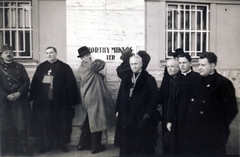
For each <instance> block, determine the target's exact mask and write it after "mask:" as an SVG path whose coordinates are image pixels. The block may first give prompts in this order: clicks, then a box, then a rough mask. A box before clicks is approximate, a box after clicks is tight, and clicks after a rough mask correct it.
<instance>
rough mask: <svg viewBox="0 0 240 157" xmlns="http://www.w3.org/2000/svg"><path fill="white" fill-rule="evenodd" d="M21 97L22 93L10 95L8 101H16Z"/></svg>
mask: <svg viewBox="0 0 240 157" xmlns="http://www.w3.org/2000/svg"><path fill="white" fill-rule="evenodd" d="M20 96H21V93H20V92H15V93H12V94H9V95H8V96H7V99H8V100H9V101H16V100H17V99H18V98H19V97H20Z"/></svg>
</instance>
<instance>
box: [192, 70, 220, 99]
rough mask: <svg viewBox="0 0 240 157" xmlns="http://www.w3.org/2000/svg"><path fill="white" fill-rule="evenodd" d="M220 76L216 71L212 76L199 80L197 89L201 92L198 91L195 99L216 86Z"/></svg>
mask: <svg viewBox="0 0 240 157" xmlns="http://www.w3.org/2000/svg"><path fill="white" fill-rule="evenodd" d="M218 75H219V74H218V72H217V71H216V70H214V73H213V74H212V75H209V76H206V77H203V76H200V77H201V79H200V80H199V84H197V88H198V89H199V90H197V91H196V92H195V94H194V95H193V97H194V96H196V95H198V94H200V93H203V92H204V91H206V90H209V89H211V88H212V87H213V86H214V84H215V83H216V78H217V77H218ZM195 88H196V87H195Z"/></svg>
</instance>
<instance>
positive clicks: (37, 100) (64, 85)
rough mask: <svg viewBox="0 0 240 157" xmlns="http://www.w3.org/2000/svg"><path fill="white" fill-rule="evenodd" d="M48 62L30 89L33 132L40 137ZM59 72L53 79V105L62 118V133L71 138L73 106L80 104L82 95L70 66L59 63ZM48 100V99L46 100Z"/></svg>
mask: <svg viewBox="0 0 240 157" xmlns="http://www.w3.org/2000/svg"><path fill="white" fill-rule="evenodd" d="M47 63H48V61H45V62H43V63H41V64H40V65H39V66H38V67H37V69H36V72H35V74H34V76H33V79H32V83H31V88H30V100H33V108H32V123H33V125H32V129H33V130H32V131H33V134H35V135H36V136H39V134H41V132H40V130H41V128H39V127H40V122H41V111H42V110H43V109H44V104H43V102H42V100H44V98H43V94H42V93H43V86H42V80H43V77H44V68H45V66H46V64H47ZM57 64H58V70H57V72H56V74H55V75H54V79H53V100H52V101H53V104H54V105H55V108H56V109H57V113H58V114H59V117H60V124H61V132H62V133H63V134H65V135H66V136H69V134H71V132H72V125H71V124H72V123H71V122H72V118H73V117H74V109H73V108H71V106H72V105H76V104H79V102H80V94H79V90H78V87H77V83H76V79H75V76H74V74H73V71H72V69H71V68H70V66H69V65H67V64H65V63H64V62H62V61H59V60H58V61H57ZM45 99H46V98H45Z"/></svg>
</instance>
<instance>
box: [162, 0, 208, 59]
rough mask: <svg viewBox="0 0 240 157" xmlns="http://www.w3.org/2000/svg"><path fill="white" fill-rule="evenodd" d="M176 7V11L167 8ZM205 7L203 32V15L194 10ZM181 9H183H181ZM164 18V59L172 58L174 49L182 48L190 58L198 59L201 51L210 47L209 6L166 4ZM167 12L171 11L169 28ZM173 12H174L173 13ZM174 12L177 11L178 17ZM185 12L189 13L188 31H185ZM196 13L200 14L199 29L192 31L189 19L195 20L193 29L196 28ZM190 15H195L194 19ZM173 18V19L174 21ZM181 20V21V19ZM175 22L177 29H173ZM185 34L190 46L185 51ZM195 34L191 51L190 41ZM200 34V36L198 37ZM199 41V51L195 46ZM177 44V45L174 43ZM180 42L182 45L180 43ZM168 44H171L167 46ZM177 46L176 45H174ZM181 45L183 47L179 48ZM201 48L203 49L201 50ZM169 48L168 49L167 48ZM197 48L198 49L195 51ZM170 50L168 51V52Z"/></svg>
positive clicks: (181, 3)
mask: <svg viewBox="0 0 240 157" xmlns="http://www.w3.org/2000/svg"><path fill="white" fill-rule="evenodd" d="M171 5H172V6H177V8H176V9H169V6H171ZM186 6H189V9H186V8H187V7H186ZM192 6H194V7H195V9H194V10H192V9H191V8H192ZM200 6H201V7H206V11H205V18H206V22H205V25H206V27H205V30H203V13H202V12H201V10H197V9H196V8H198V7H200ZM181 7H183V8H181ZM166 8H167V9H166V16H165V19H166V27H165V55H166V58H172V56H173V55H174V53H175V49H177V48H180V47H182V48H183V49H184V52H187V53H189V54H190V55H191V57H192V58H199V57H198V56H199V54H201V53H202V52H203V51H209V47H210V4H203V3H183V2H179V3H175V2H167V3H166ZM169 10H170V11H172V16H170V17H171V18H170V20H172V21H171V25H172V27H171V28H169V21H170V20H169ZM173 10H174V11H173ZM175 11H177V14H178V15H179V16H174V13H175ZM182 12H183V16H182V17H180V14H182ZM186 12H189V19H188V20H189V29H186ZM198 12H200V17H201V19H200V24H201V26H200V29H194V30H193V29H192V27H191V23H192V21H191V19H192V18H193V19H192V20H195V21H194V24H195V27H197V26H198V23H197V18H198V16H197V15H198ZM192 13H195V15H194V16H195V17H192ZM174 18H175V19H174ZM181 18H183V19H181ZM174 20H175V21H177V27H176V28H174V24H176V22H175V21H174ZM182 21H183V22H182ZM181 22H182V23H183V27H182V29H181V26H180V25H181ZM169 33H171V35H170V40H171V41H170V42H169ZM203 33H205V36H206V37H205V40H206V41H205V44H204V45H202V44H203ZM181 34H183V35H182V36H183V37H182V39H181ZM186 34H189V35H188V36H189V43H191V44H188V46H189V48H188V49H187V48H186V43H187V41H186ZM193 34H195V38H194V41H196V42H195V45H194V46H195V49H194V50H193V49H192V47H191V46H192V40H191V36H192V35H193ZM199 34H200V35H199ZM175 36H177V39H175V40H176V41H175V40H174V37H175ZM197 36H200V38H198V39H197ZM199 39H200V42H199V44H200V45H201V46H200V50H199V46H198V45H197V44H198V40H199ZM176 42H177V43H176ZM181 42H182V43H181ZM169 43H170V44H171V45H170V46H169ZM176 44H177V45H176ZM181 45H183V46H181ZM203 46H204V47H205V48H203ZM169 47H170V48H169ZM197 48H198V49H197ZM169 49H170V50H169Z"/></svg>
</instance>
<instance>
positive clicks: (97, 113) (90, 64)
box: [77, 46, 116, 154]
mask: <svg viewBox="0 0 240 157" xmlns="http://www.w3.org/2000/svg"><path fill="white" fill-rule="evenodd" d="M78 53H79V56H78V57H79V58H81V59H82V62H81V65H80V66H79V68H78V78H79V80H80V94H81V98H82V104H81V113H80V114H81V115H80V120H79V121H80V126H81V130H82V133H81V136H80V140H79V144H78V146H77V150H79V151H82V150H86V149H88V150H90V149H91V152H92V153H93V154H95V153H99V152H101V151H104V150H105V146H104V145H102V144H101V139H102V131H103V130H106V129H108V128H110V127H112V126H114V125H115V123H116V117H115V103H114V101H113V99H112V97H111V93H110V92H109V90H108V89H107V86H106V85H105V83H104V80H103V78H102V75H101V73H100V71H101V70H102V69H103V68H104V66H105V62H104V61H102V60H100V59H96V60H94V61H92V57H91V53H90V51H89V49H88V48H87V47H86V46H83V47H81V48H79V49H78Z"/></svg>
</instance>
